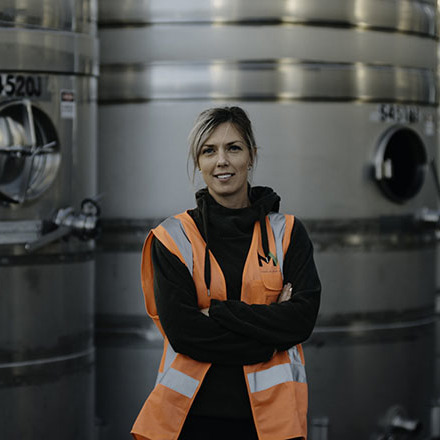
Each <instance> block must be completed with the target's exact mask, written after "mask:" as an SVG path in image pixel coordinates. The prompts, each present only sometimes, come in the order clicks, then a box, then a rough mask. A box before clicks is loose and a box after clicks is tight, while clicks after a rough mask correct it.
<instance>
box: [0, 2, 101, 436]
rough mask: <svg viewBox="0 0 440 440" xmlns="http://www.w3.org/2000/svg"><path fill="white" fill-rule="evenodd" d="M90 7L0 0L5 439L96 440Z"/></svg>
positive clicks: (0, 421)
mask: <svg viewBox="0 0 440 440" xmlns="http://www.w3.org/2000/svg"><path fill="white" fill-rule="evenodd" d="M96 6H97V5H96V3H95V1H94V0H65V1H59V0H45V1H44V2H34V1H31V0H20V1H12V0H3V1H2V7H1V11H0V59H1V63H0V64H1V67H0V286H1V288H0V292H1V294H0V408H1V411H0V432H1V434H0V437H1V438H4V439H13V438H17V439H20V440H47V439H54V438H63V439H71V440H77V439H84V440H92V439H93V438H94V412H95V408H94V404H95V398H94V394H95V393H94V357H95V350H94V344H93V310H94V308H93V297H94V261H93V258H92V252H93V242H92V241H89V240H84V241H82V240H80V239H79V237H81V238H85V239H87V238H89V237H90V236H91V235H92V232H93V231H92V228H91V226H93V225H92V224H93V223H94V222H95V220H96V212H94V213H93V211H96V204H95V202H94V201H90V200H89V201H87V200H86V201H84V202H83V203H82V204H81V212H80V213H79V214H75V212H76V209H77V208H79V206H80V203H81V200H83V199H85V198H88V197H91V196H94V195H95V194H96V190H97V188H96V186H97V185H96V181H95V180H96V178H95V176H96V147H97V145H96V132H97V121H96V119H97V118H96V92H97V71H98V70H97V68H98V65H97V55H98V53H97V40H96ZM71 232H74V233H75V235H76V237H70V238H69V237H68V235H69V233H71ZM61 237H64V238H65V240H63V241H54V240H55V239H56V238H61ZM25 248H26V249H27V250H25Z"/></svg>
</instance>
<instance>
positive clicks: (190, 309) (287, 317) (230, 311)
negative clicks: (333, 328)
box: [152, 187, 321, 418]
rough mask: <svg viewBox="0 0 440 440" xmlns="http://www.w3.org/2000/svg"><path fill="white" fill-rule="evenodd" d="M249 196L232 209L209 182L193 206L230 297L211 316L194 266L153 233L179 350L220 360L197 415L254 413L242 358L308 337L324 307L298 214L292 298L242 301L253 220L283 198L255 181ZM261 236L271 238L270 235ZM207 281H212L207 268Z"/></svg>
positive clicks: (160, 299)
mask: <svg viewBox="0 0 440 440" xmlns="http://www.w3.org/2000/svg"><path fill="white" fill-rule="evenodd" d="M249 198H250V202H251V206H250V207H248V208H241V209H229V208H225V207H223V206H221V205H219V204H218V203H217V202H216V201H215V200H214V199H213V198H212V197H211V196H210V195H209V193H208V191H207V189H203V190H201V191H199V192H198V193H197V194H196V200H197V208H195V209H193V210H189V211H188V213H189V215H190V216H191V217H192V218H193V219H194V221H195V223H196V225H197V228H198V229H199V231H200V233H201V234H202V236H203V238H204V239H205V242H207V247H209V250H210V251H211V252H212V253H213V255H214V257H215V258H216V260H217V262H218V263H219V265H220V267H221V269H222V272H223V274H224V276H225V280H226V288H227V300H226V301H218V300H211V306H210V309H209V317H208V316H205V315H204V314H202V313H201V312H200V310H199V307H198V305H197V292H196V289H195V285H194V281H193V279H192V277H191V275H190V273H189V271H188V269H187V267H186V266H185V265H184V264H183V263H182V262H181V261H180V260H179V259H178V257H176V256H175V255H173V254H172V253H171V252H169V251H168V250H167V249H166V248H165V246H164V245H163V244H162V243H160V241H159V240H158V239H156V238H154V240H153V245H152V260H153V267H154V295H155V300H156V305H157V310H158V314H159V317H160V322H161V324H162V326H163V328H164V331H165V333H166V335H167V337H168V339H169V341H170V344H171V346H172V347H173V349H174V350H175V351H176V352H177V353H182V354H185V355H187V356H190V357H191V358H193V359H195V360H198V361H201V362H212V364H213V365H212V366H211V368H210V369H209V371H208V373H207V375H206V377H205V380H204V381H203V383H202V386H201V388H200V390H199V392H198V394H197V396H196V398H195V401H194V403H193V405H192V408H191V410H190V415H197V416H210V417H212V416H215V417H227V418H251V417H252V413H251V409H250V404H249V398H248V393H247V390H246V384H245V380H244V373H243V368H242V366H243V365H246V364H254V363H258V362H263V361H267V360H269V359H270V358H271V357H272V356H273V354H274V351H275V350H278V351H281V350H287V349H288V348H290V347H292V346H293V345H296V344H299V343H302V342H304V341H305V340H306V339H307V338H308V337H309V336H310V334H311V332H312V330H313V327H314V325H315V321H316V317H317V314H318V309H319V302H320V292H321V285H320V281H319V278H318V274H317V271H316V267H315V264H314V260H313V247H312V244H311V242H310V239H309V237H308V235H307V232H306V230H305V228H304V226H303V224H302V223H301V222H300V221H299V220H298V219H297V218H295V223H294V228H293V231H292V237H291V242H290V246H289V248H288V250H287V253H286V256H285V259H284V266H283V277H284V283H287V282H290V283H291V284H292V286H293V289H292V297H291V299H290V300H289V301H285V302H283V303H280V304H277V303H274V304H270V305H257V304H254V305H248V304H246V303H244V302H241V301H240V292H241V283H242V275H243V269H244V264H245V261H246V257H247V254H248V250H249V247H250V244H251V239H252V233H253V227H254V223H255V221H257V220H261V219H263V218H264V216H265V215H266V214H268V213H269V212H277V211H278V209H279V203H280V198H279V196H278V195H277V194H276V193H275V192H274V191H272V190H271V189H270V188H266V187H253V188H250V190H249ZM262 234H265V232H264V231H262ZM262 238H263V242H264V241H266V243H267V236H264V237H262ZM205 266H206V262H205ZM207 270H208V272H209V270H210V268H209V264H208V269H207ZM206 278H208V280H207V279H206ZM205 281H206V282H207V284H209V275H208V276H207V275H206V273H205Z"/></svg>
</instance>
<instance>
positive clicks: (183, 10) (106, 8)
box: [99, 0, 436, 37]
mask: <svg viewBox="0 0 440 440" xmlns="http://www.w3.org/2000/svg"><path fill="white" fill-rule="evenodd" d="M99 9H100V17H99V22H100V24H101V25H103V24H105V25H108V24H115V23H116V24H117V25H119V26H121V25H124V24H125V25H130V24H133V23H134V24H139V23H164V22H165V23H169V22H188V23H199V22H210V23H228V22H248V23H252V24H255V23H265V22H273V21H275V22H280V23H301V24H317V23H318V24H320V25H323V26H328V27H331V26H354V27H361V28H379V29H386V30H392V31H399V32H411V33H418V34H422V35H426V36H429V37H434V36H435V35H436V2H435V1H434V0H429V1H414V0H404V1H399V0H385V1H383V0H360V1H356V2H353V1H351V0H331V1H327V2H324V3H323V2H321V1H319V0H299V1H298V0H295V1H283V0H275V1H271V2H270V4H268V3H267V2H266V1H264V0H257V1H255V0H253V1H252V0H240V1H237V0H235V1H234V0H211V1H203V0H193V1H191V2H181V1H179V0H167V1H160V0H156V1H149V2H139V1H135V0H129V1H124V2H120V1H118V0H100V2H99Z"/></svg>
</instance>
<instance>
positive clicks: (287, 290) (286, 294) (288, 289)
mask: <svg viewBox="0 0 440 440" xmlns="http://www.w3.org/2000/svg"><path fill="white" fill-rule="evenodd" d="M291 297H292V284H290V283H287V284H285V285H284V287H283V290H282V291H281V293H280V295H279V296H278V301H277V302H278V304H279V303H281V302H284V301H289V299H290V298H291Z"/></svg>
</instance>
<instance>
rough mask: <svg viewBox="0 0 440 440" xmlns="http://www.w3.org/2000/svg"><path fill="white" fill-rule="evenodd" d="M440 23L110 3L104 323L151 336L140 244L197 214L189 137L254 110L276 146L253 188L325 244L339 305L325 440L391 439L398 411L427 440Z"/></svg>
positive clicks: (104, 124)
mask: <svg viewBox="0 0 440 440" xmlns="http://www.w3.org/2000/svg"><path fill="white" fill-rule="evenodd" d="M436 17H437V6H436V2H435V1H409V0H408V1H397V0H396V1H392V0H387V1H371V0H370V1H356V2H354V1H349V0H340V1H332V2H328V3H326V4H325V5H324V4H323V3H322V2H318V1H310V0H309V1H292V2H290V1H274V2H270V5H269V4H268V3H267V2H262V1H257V2H255V1H252V2H251V1H245V0H242V1H238V2H237V1H234V2H231V1H212V2H202V1H191V2H185V5H182V4H181V2H177V1H166V2H163V1H162V2H159V1H157V2H156V1H153V2H131V3H130V2H129V3H127V2H125V3H124V7H122V5H121V3H120V2H116V1H105V2H104V1H103V2H101V9H100V19H99V21H100V39H101V47H102V57H101V72H102V79H101V82H100V109H99V114H100V122H99V134H100V145H101V151H105V154H103V155H102V156H101V157H100V173H99V185H100V188H102V189H104V188H106V190H107V193H108V194H109V197H108V198H106V200H105V202H103V212H104V214H105V217H106V218H107V221H106V224H107V229H105V228H104V230H105V231H106V233H104V237H105V240H104V243H106V246H107V248H106V252H105V253H103V254H102V256H101V257H100V262H99V265H98V274H97V277H98V279H99V280H101V279H102V280H105V283H103V288H102V289H100V288H99V287H98V292H97V293H98V313H100V314H101V311H102V314H101V318H102V319H103V320H104V321H107V322H110V321H109V317H110V316H113V317H114V318H115V319H116V320H117V321H119V322H122V321H123V319H126V320H125V321H124V322H126V323H127V322H131V323H134V322H135V321H136V322H142V321H140V318H139V317H140V316H142V315H143V314H144V311H143V304H142V298H139V296H140V295H141V292H140V287H139V284H138V283H139V282H138V281H136V279H138V265H139V256H140V248H141V242H142V238H143V236H144V235H145V233H146V230H147V229H148V227H149V226H151V225H152V224H155V223H156V222H157V220H156V219H158V218H163V217H166V216H168V215H170V214H172V213H175V212H179V211H181V210H184V209H187V208H188V207H191V206H193V205H194V199H193V192H194V188H192V186H191V184H190V183H189V181H188V178H187V172H186V165H185V164H186V154H187V147H186V138H187V134H188V132H189V130H190V128H191V126H192V123H193V121H194V119H195V117H196V115H197V114H198V113H199V112H200V111H201V110H203V109H205V108H207V107H210V106H214V105H231V104H238V105H241V106H243V107H244V108H246V109H247V110H248V112H249V114H250V117H251V119H252V121H253V123H254V127H255V130H256V136H257V142H258V144H259V146H260V151H259V153H260V159H259V165H258V167H257V170H256V172H255V175H254V183H255V184H263V185H269V186H272V187H274V188H275V189H276V191H277V192H279V194H280V195H281V197H282V210H283V211H285V212H291V213H294V214H296V215H297V216H298V217H300V218H301V219H303V220H304V222H305V223H306V225H307V227H308V229H309V231H310V233H311V235H312V239H313V241H314V244H315V249H316V261H317V264H318V268H319V271H320V274H321V278H322V282H323V287H324V289H323V301H322V308H321V314H320V318H319V322H318V327H317V329H316V331H315V333H314V335H313V337H312V338H311V340H310V342H309V343H308V344H307V345H306V360H307V363H308V368H307V371H308V375H309V386H310V410H309V420H310V433H311V437H312V440H313V438H315V439H318V438H325V437H324V436H327V438H329V439H331V438H359V439H362V438H370V436H373V437H374V436H376V437H379V436H380V435H381V432H382V431H386V430H387V429H388V430H392V429H393V427H390V426H388V425H387V424H390V423H388V422H387V421H385V422H384V420H386V419H387V414H389V413H390V411H391V410H390V408H391V409H393V408H395V407H396V405H397V406H399V407H401V408H403V413H405V414H407V416H408V418H411V417H413V418H414V419H420V420H421V421H422V422H423V424H424V426H425V427H426V426H428V425H429V405H430V401H431V398H432V395H431V394H432V387H433V368H432V366H433V353H434V349H433V337H434V332H433V322H434V319H435V317H434V296H435V234H434V230H433V227H432V225H431V223H430V222H429V220H430V219H431V211H430V210H435V208H436V191H435V184H434V180H433V178H432V176H431V174H430V171H429V169H430V163H431V162H432V161H435V160H436V156H437V151H436V149H437V110H436V108H437V103H438V89H437V80H436V69H437V55H436V47H437V42H436V38H437V27H436ZM109 149H110V150H111V154H108V150H109ZM127 176H129V178H127ZM198 184H199V185H200V184H201V182H198ZM122 259H124V261H125V263H124V264H123V263H122V262H121V260H122ZM116 262H117V263H116ZM133 265H134V267H133ZM116 267H117V268H118V269H116ZM109 274H111V276H109ZM112 277H114V278H112ZM116 279H118V282H117V283H116V281H115V280H116ZM110 280H111V282H112V283H113V284H117V286H118V289H111V293H110V289H109V288H110V285H109V284H107V283H110ZM99 284H100V283H98V285H99ZM104 286H105V287H104ZM107 286H108V287H109V288H107ZM121 286H124V288H123V289H121ZM121 292H123V294H121ZM111 304H114V306H111ZM104 315H107V318H105V316H104ZM142 326H144V329H143V330H142V331H139V332H138V333H137V334H142V335H143V336H142V337H143V338H144V340H145V342H144V347H145V350H148V347H152V345H151V344H153V342H152V338H153V337H152V335H153V333H150V330H149V328H148V324H147V323H143V324H139V325H138V326H136V325H133V324H130V325H125V330H127V332H128V331H129V330H128V329H133V330H134V329H140V328H141V327H142ZM107 327H108V326H107ZM121 327H124V326H123V325H122V326H121ZM130 331H131V330H130ZM103 334H104V333H103ZM106 334H107V335H108V336H109V335H110V333H106ZM149 338H150V339H149ZM109 339H111V338H109ZM120 353H121V358H124V354H123V353H122V350H121V351H120ZM154 356H155V354H153V353H151V355H150V356H149V359H150V361H151V363H154V362H153V360H154V361H155V362H157V359H158V358H155V359H154ZM125 359H128V357H126V358H125ZM138 361H139V362H142V360H141V357H140V356H139V360H138ZM152 367H153V366H152V365H150V364H148V369H149V368H152ZM103 368H104V369H105V368H109V367H105V366H104V364H103ZM108 371H110V370H108ZM127 374H128V373H123V374H122V377H124V375H127ZM142 374H143V375H142V376H140V379H139V380H138V381H137V383H138V384H141V385H140V386H141V387H142V388H143V390H142V391H145V393H146V392H147V391H148V390H149V389H151V387H152V383H151V382H148V380H149V379H148V377H147V376H146V370H144V371H143V373H142ZM122 377H121V380H122ZM132 379H133V378H132ZM115 388H116V385H115V384H112V385H108V388H107V391H105V390H103V391H102V392H103V396H105V395H106V393H110V392H112V391H110V390H112V389H113V390H115ZM113 392H114V393H115V395H116V391H113ZM124 392H125V393H126V395H124V397H123V398H122V400H123V402H124V403H120V404H121V405H122V404H123V405H124V406H125V408H127V412H129V411H128V407H127V405H129V406H131V404H130V402H132V401H133V400H134V399H132V398H130V396H129V395H128V394H129V390H124ZM137 410H138V408H135V404H134V403H133V415H132V418H131V419H132V420H133V418H134V417H135V415H136V413H137ZM403 413H402V414H403ZM104 418H106V419H107V420H108V423H109V425H111V423H112V422H113V420H114V417H113V416H111V413H110V412H109V413H108V414H107V415H106V416H104ZM113 423H116V422H113ZM124 423H125V422H124ZM126 424H127V425H128V422H127V423H126Z"/></svg>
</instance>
